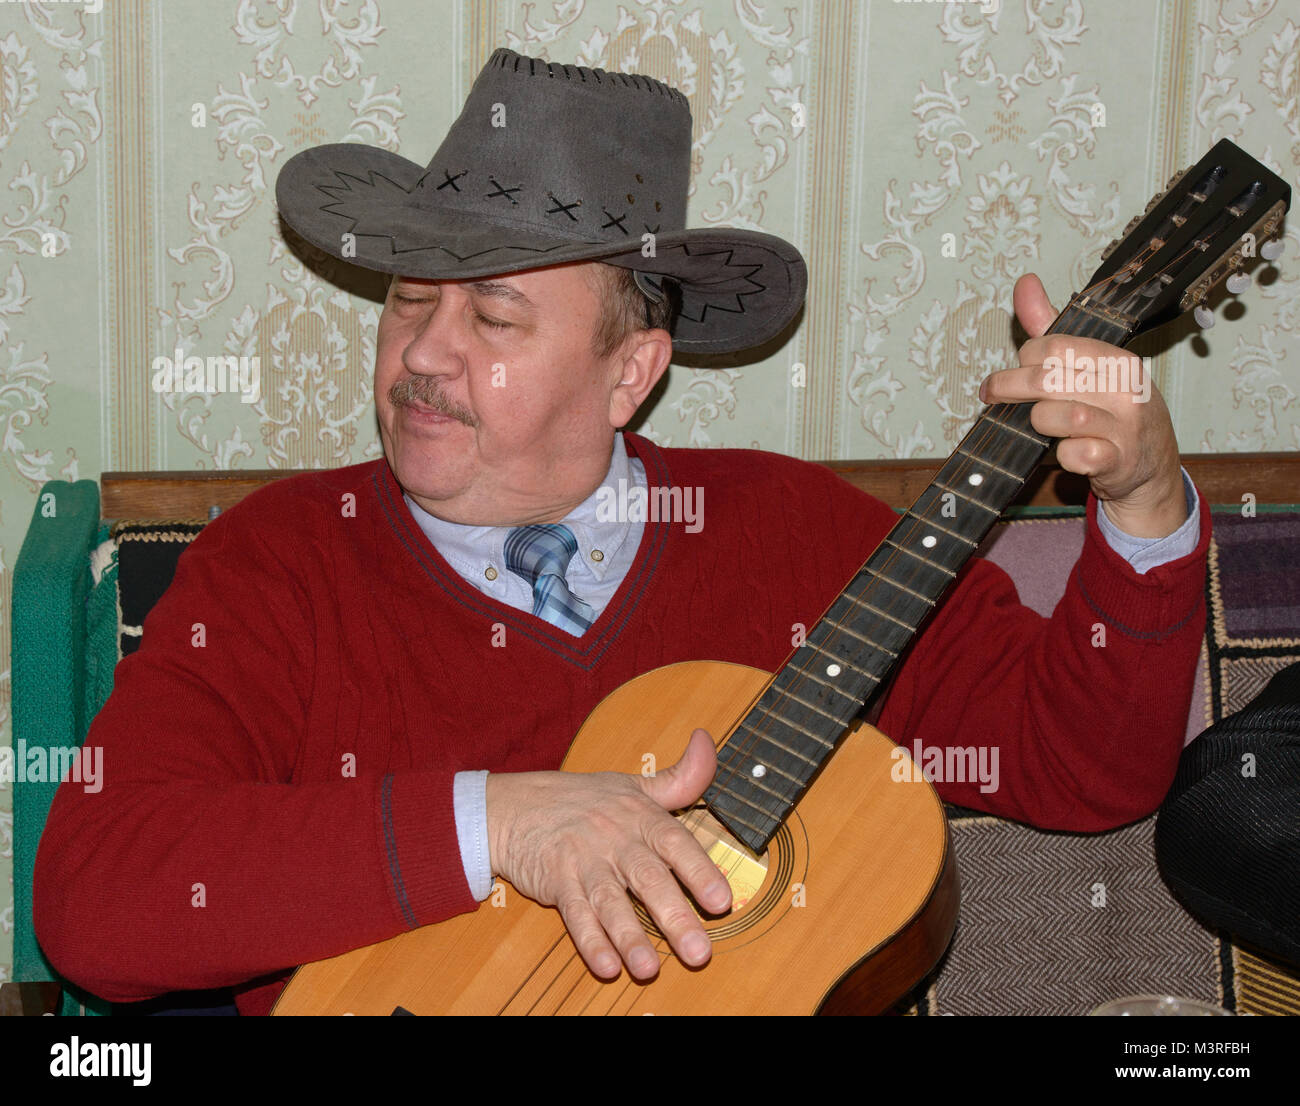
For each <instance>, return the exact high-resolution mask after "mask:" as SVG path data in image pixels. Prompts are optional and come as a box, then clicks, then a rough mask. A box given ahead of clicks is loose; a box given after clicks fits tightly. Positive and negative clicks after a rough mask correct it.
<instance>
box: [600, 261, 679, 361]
mask: <svg viewBox="0 0 1300 1106" xmlns="http://www.w3.org/2000/svg"><path fill="white" fill-rule="evenodd" d="M593 273H594V280H595V283H596V294H597V295H598V296H599V297H600V322H599V323H598V324H597V326H596V333H595V334H594V335H593V343H592V344H593V345H594V347H595V350H596V353H597V355H599V356H600V357H609V356H611V355H612V354H613V353H614V351H615V350H616V349H618V347H619V346H621V345H622V344H623V342H624V341H625V340H626V339H627V337H628V336H629V335H630V334H633V333H635V332H636V331H638V330H656V329H662V330H667V331H670V332H671V330H672V324H673V318H674V316H675V315H676V307H675V305H676V295H675V292H676V288H675V286H674V282H673V281H671V280H668V279H666V278H665V280H664V290H665V291H666V292H667V293H668V295H667V296H666V297H665V302H663V303H655V302H654V301H653V300H651V299H649V298H648V297H647V296H645V295H644V293H642V291H641V289H640V288H638V287H637V286H636V280H635V279H634V278H633V276H632V270H631V269H625V268H623V266H621V265H606V264H605V263H604V262H597V263H596V264H595V266H594V268H593Z"/></svg>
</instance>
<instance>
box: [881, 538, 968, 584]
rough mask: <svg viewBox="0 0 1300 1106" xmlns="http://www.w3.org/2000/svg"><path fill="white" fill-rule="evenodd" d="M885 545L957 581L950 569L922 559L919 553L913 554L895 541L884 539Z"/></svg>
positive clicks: (955, 574)
mask: <svg viewBox="0 0 1300 1106" xmlns="http://www.w3.org/2000/svg"><path fill="white" fill-rule="evenodd" d="M885 543H886V544H887V545H892V546H893V547H894V548H895V549H901V550H902V551H903V552H904V553H906V554H907V555H908V556H909V557H915V558H916V559H917V560H918V561H924V562H925V563H926V564H928V565H929V566H930V567H931V568H933V569H936V570H937V571H939V572H942V573H943V574H944V575H945V576H947V577H949V578H951V579H953V580H955V579H957V573H955V572H953V571H952V569H949V568H944V567H943V565H941V564H936V563H935V562H934V561H932V560H930V558H929V557H922V556H921V554H920V553H915V552H913V551H912V550H910V549H908V548H907V546H905V545H899V544H898V542H896V541H890V540H889V538H886V539H885Z"/></svg>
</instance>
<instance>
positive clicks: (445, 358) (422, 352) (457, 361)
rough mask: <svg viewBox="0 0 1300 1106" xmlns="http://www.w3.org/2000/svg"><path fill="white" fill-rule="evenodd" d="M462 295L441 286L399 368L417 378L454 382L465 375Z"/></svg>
mask: <svg viewBox="0 0 1300 1106" xmlns="http://www.w3.org/2000/svg"><path fill="white" fill-rule="evenodd" d="M464 298H465V293H464V292H462V291H461V290H460V289H458V288H456V287H455V285H450V284H447V285H441V286H440V287H439V291H438V296H437V298H436V300H434V301H433V302H432V303H430V304H429V305H428V306H427V307H426V308H425V314H424V315H423V317H422V318H421V319H420V320H419V323H418V325H417V326H416V327H415V330H414V333H413V334H412V335H411V338H410V341H409V342H407V344H406V348H405V349H404V350H403V351H402V364H403V366H404V367H405V368H406V369H407V371H408V372H410V373H412V374H413V375H416V376H440V377H445V378H447V379H454V378H455V377H457V376H460V375H462V374H463V373H464V372H465V369H466V365H467V361H466V342H467V337H468V334H467V331H466V327H465V323H464V318H465V311H464V306H465V305H464V302H463V300H464Z"/></svg>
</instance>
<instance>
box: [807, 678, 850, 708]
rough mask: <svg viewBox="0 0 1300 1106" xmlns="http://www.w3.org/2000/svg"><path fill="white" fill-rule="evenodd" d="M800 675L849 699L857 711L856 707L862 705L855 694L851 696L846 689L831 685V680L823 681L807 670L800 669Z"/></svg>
mask: <svg viewBox="0 0 1300 1106" xmlns="http://www.w3.org/2000/svg"><path fill="white" fill-rule="evenodd" d="M800 674H801V675H803V676H806V677H807V678H808V679H810V680H815V681H816V682H817V683H819V684H821V685H822V687H827V688H830V689H831V690H832V691H834V692H835V693H836V694H838V695H842V696H843V697H844V698H845V699H848V700H849V702H851V703H853V704H854V706H855V709H856V707H858V706H861V705H862V700H861V699H859V698H858V697H857V696H856V695H853V694H851V693H849V692H847V691H845V690H844V688H842V687H839V686H838V685H836V684H833V683H831V682H830V681H829V680H823V679H822V678H821V677H820V676H818V675H817V673H816V672H810V671H808V670H807V669H800Z"/></svg>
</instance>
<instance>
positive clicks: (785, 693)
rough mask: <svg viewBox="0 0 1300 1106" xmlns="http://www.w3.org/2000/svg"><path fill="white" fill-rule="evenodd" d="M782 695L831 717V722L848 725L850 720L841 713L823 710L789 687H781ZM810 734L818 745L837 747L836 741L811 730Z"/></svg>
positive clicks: (829, 747) (828, 717)
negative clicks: (819, 735)
mask: <svg viewBox="0 0 1300 1106" xmlns="http://www.w3.org/2000/svg"><path fill="white" fill-rule="evenodd" d="M773 686H775V685H773ZM836 690H837V691H838V690H839V689H838V688H837V689H836ZM781 697H782V698H783V699H793V700H794V701H795V702H796V703H798V704H799V705H800V706H804V707H807V708H808V709H809V710H811V711H814V712H815V713H817V714H820V715H821V716H822V717H823V718H826V719H829V720H830V721H831V722H834V723H836V724H837V725H840V726H847V725H848V722H847V721H844V720H842V719H841V718H840V717H839V715H837V714H831V713H830V711H825V710H822V708H821V707H819V706H818V705H817V704H816V703H810V702H809V701H808V700H807V699H805V698H803V696H801V695H796V694H795V693H794V692H793V691H791V690H790V689H789V688H788V687H783V688H781ZM808 736H809V737H810V738H812V739H813V741H815V742H817V744H818V745H821V746H823V747H824V748H827V749H833V748H835V742H833V741H827V740H825V739H824V738H821V737H818V736H817V735H816V734H815V733H812V732H811V731H809V733H808Z"/></svg>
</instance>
